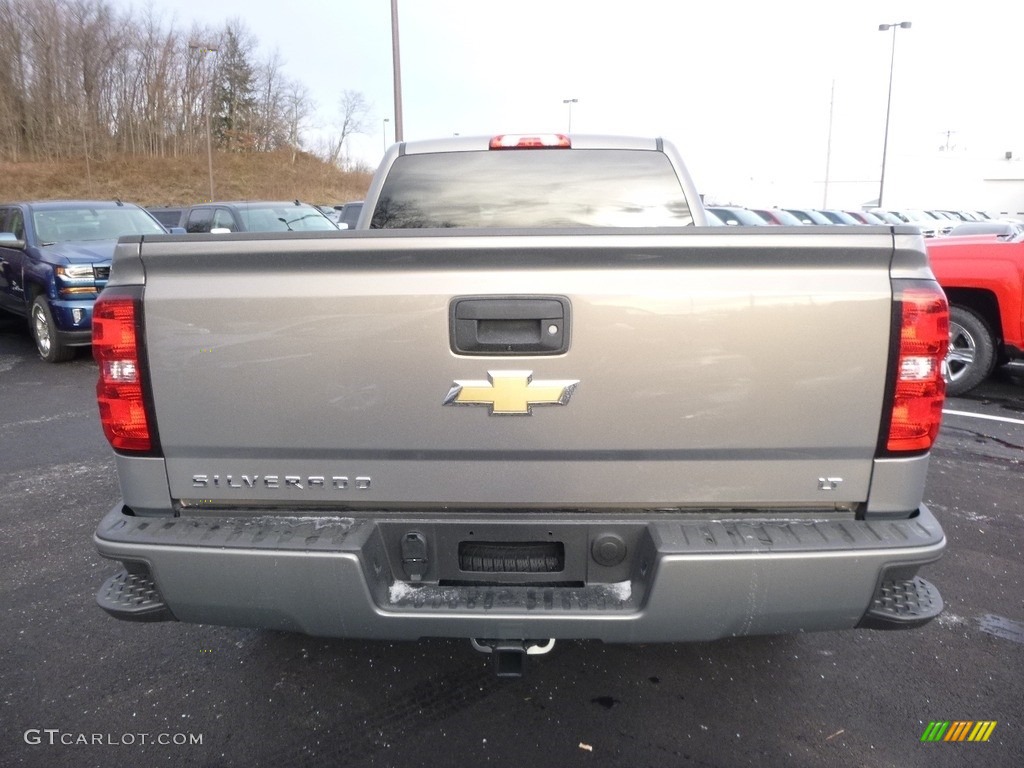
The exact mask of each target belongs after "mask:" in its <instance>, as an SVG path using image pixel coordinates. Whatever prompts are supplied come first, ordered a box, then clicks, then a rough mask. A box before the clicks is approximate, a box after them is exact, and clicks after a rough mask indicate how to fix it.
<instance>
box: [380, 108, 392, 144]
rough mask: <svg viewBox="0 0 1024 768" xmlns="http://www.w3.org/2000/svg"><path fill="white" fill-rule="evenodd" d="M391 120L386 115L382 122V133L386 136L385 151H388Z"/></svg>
mask: <svg viewBox="0 0 1024 768" xmlns="http://www.w3.org/2000/svg"><path fill="white" fill-rule="evenodd" d="M389 122H391V118H390V117H385V118H384V122H383V123H381V134H382V135H383V136H384V151H385V152H387V151H388V123H389Z"/></svg>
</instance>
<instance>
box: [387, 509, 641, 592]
mask: <svg viewBox="0 0 1024 768" xmlns="http://www.w3.org/2000/svg"><path fill="white" fill-rule="evenodd" d="M378 530H379V532H380V534H381V537H382V543H383V545H384V550H385V552H386V553H387V560H388V563H389V565H390V570H391V576H392V578H393V579H395V580H397V581H406V582H413V583H416V582H420V583H433V584H439V585H458V584H491V585H509V586H516V585H522V586H525V585H532V586H538V585H548V586H570V585H571V586H583V585H585V584H590V583H610V582H621V581H626V580H628V579H630V578H631V577H632V576H633V571H634V570H635V569H636V567H637V564H638V562H639V561H638V556H639V553H640V551H641V549H642V547H641V541H642V540H643V538H644V530H645V527H644V526H643V525H642V524H636V523H626V522H623V521H614V522H612V521H608V522H598V521H593V520H590V521H582V520H581V521H579V522H567V521H565V520H559V521H550V522H545V521H537V520H533V521H525V520H524V521H521V522H502V523H493V522H489V521H486V520H472V521H465V520H452V521H446V522H438V521H430V522H426V521H413V520H409V521H399V520H395V521H381V522H380V523H378Z"/></svg>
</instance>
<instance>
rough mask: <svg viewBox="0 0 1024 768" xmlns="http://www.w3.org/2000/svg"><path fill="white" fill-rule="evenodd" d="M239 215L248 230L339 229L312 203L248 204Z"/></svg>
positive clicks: (294, 230)
mask: <svg viewBox="0 0 1024 768" xmlns="http://www.w3.org/2000/svg"><path fill="white" fill-rule="evenodd" d="M238 216H239V218H241V220H242V223H243V225H244V226H245V230H246V231H247V232H310V231H317V232H319V231H326V230H337V229H338V228H337V227H336V226H334V224H333V223H332V222H331V220H330V219H328V218H327V217H326V216H324V215H323V214H322V213H320V211H318V210H317V209H316V208H314V207H313V206H311V205H290V204H283V205H248V206H246V207H244V208H239V210H238Z"/></svg>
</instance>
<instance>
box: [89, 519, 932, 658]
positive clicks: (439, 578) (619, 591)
mask: <svg viewBox="0 0 1024 768" xmlns="http://www.w3.org/2000/svg"><path fill="white" fill-rule="evenodd" d="M409 532H416V533H418V534H420V535H421V536H422V538H423V541H424V543H425V547H424V548H423V552H424V553H425V558H426V560H427V562H426V563H425V564H424V563H418V564H412V563H410V562H409V559H410V558H408V557H406V558H403V552H404V554H405V555H411V554H415V553H412V552H411V550H410V551H403V549H402V547H401V540H402V538H403V537H405V536H407V535H408V533H409ZM549 535H550V536H552V537H553V538H556V539H558V540H559V541H561V542H564V546H565V563H564V566H563V569H562V570H561V571H560V572H559V573H557V574H548V573H546V574H542V575H538V574H526V573H516V574H507V575H505V574H497V575H495V574H481V573H466V572H462V571H460V570H459V568H460V567H461V566H460V565H459V564H458V563H457V562H453V558H455V560H457V556H456V555H455V554H454V551H455V550H457V549H458V546H457V542H458V541H459V540H463V539H466V538H467V537H472V538H473V539H475V540H481V539H482V540H488V541H491V540H496V539H499V538H500V540H501V541H534V540H537V539H538V538H540V537H545V536H549ZM608 536H612V537H614V538H616V539H618V540H619V542H620V543H621V545H622V546H621V549H620V550H619V551H618V552H616V551H615V550H616V547H615V546H612V547H611V550H612V551H610V552H609V551H608V550H606V551H605V552H604V553H603V554H601V553H600V552H599V550H600V548H599V547H597V546H595V543H596V542H599V541H607V539H606V538H605V537H608ZM453 542H455V545H454V546H453ZM95 543H96V546H97V549H98V550H99V552H100V554H101V555H103V556H104V557H108V558H111V559H115V560H120V561H122V562H124V563H125V564H126V567H127V568H128V570H129V571H130V572H131V573H132V574H134V575H127V574H125V573H124V572H122V573H120V574H118V576H116V577H114V578H112V579H110V580H108V582H107V584H105V585H104V588H103V589H101V591H100V594H99V596H98V599H99V602H100V605H101V606H102V607H104V608H105V609H106V610H107V611H108V612H110V613H111V614H113V615H115V616H117V617H119V618H127V619H131V618H135V619H150V620H159V619H175V618H176V619H178V620H181V621H188V622H197V623H210V624H224V625H235V626H253V627H264V628H272V629H280V630H290V631H298V632H303V633H306V634H310V635H320V636H330V637H351V638H376V639H393V640H402V639H409V640H412V639H417V638H420V637H427V636H442V637H487V638H496V639H520V638H579V639H600V640H604V641H606V642H675V641H702V640H714V639H718V638H724V637H732V636H738V635H757V634H778V633H791V632H805V631H816V630H834V629H848V628H853V627H857V626H872V627H888V626H891V627H902V626H916V625H919V624H922V623H925V622H926V621H928V620H929V619H931V618H933V617H934V616H935V615H938V613H939V612H940V611H941V606H942V603H941V599H940V598H939V597H938V594H937V592H935V591H934V589H932V588H931V587H930V585H928V584H927V582H924V581H923V580H921V579H914V574H916V572H917V569H918V568H919V567H921V566H923V565H926V564H928V563H931V562H934V561H935V560H937V559H938V558H939V557H940V556H941V555H942V551H943V549H944V548H945V545H946V540H945V536H944V535H943V533H942V530H941V528H940V526H939V524H938V522H937V521H936V520H935V518H934V516H932V514H931V513H930V512H929V511H928V509H927V508H925V507H924V506H922V507H921V508H920V510H919V513H918V515H917V516H916V517H915V518H913V519H911V520H896V521H881V522H879V521H872V522H868V521H855V520H850V519H845V520H828V519H808V518H796V517H794V518H793V519H790V520H778V519H777V518H773V519H771V520H767V519H764V518H756V519H755V518H752V517H746V518H743V519H738V518H737V519H730V520H724V521H723V520H717V521H716V520H712V519H709V518H708V519H699V518H697V517H696V516H690V515H687V516H681V515H680V516H675V517H671V518H661V517H658V518H656V519H653V520H652V519H647V520H645V521H642V522H637V521H635V520H625V519H623V518H601V519H596V518H594V519H587V520H585V521H581V520H578V519H575V518H572V517H569V516H565V517H562V518H559V519H553V518H550V517H547V518H543V519H541V518H539V517H532V518H531V517H526V518H524V519H522V520H519V519H517V520H516V522H515V523H508V522H507V521H506V522H504V523H503V524H500V525H499V524H497V523H495V522H494V521H493V520H488V519H481V518H476V519H461V520H453V521H451V522H439V521H437V520H436V519H435V520H434V521H432V522H431V521H425V520H418V519H412V518H409V519H404V518H403V519H395V518H384V517H382V518H380V519H375V518H370V517H364V518H340V517H320V518H314V517H299V516H295V517H280V516H266V515H264V516H259V517H257V516H252V515H247V516H243V515H234V516H231V517H227V516H224V517H208V516H204V517H187V518H186V517H179V518H144V517H133V516H128V515H124V514H123V513H122V511H121V507H120V506H118V507H116V508H115V509H114V510H112V511H111V512H110V513H109V514H108V515H107V516H106V517H105V518H104V519H103V521H102V522H101V524H100V526H99V528H98V530H97V532H96V534H95ZM609 555H611V557H609ZM620 555H621V559H620V560H619V561H618V562H614V561H616V560H617V559H618V558H619V556H620ZM602 561H603V562H602ZM410 572H412V573H416V572H422V573H423V581H422V582H419V583H415V582H412V581H410V579H411V577H410V575H409V574H410ZM539 578H542V579H543V582H544V583H539V582H538V579H539ZM498 580H500V581H502V582H504V583H500V584H496V583H494V582H495V581H498ZM486 581H490V582H491V583H490V584H487V583H485V582H486ZM894 585H895V586H894ZM922 585H923V586H922ZM908 591H909V592H910V593H912V594H911V599H910V600H909V607H908V601H907V599H906V596H907V594H908ZM894 595H895V598H894V597H893V596H894ZM919 598H920V599H919Z"/></svg>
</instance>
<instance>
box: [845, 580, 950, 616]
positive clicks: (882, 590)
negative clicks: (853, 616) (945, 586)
mask: <svg viewBox="0 0 1024 768" xmlns="http://www.w3.org/2000/svg"><path fill="white" fill-rule="evenodd" d="M942 607H943V605H942V595H940V594H939V590H938V589H936V588H935V585H933V584H932V583H931V582H929V581H926V580H925V579H922V578H921V577H920V576H915V577H914V578H913V579H895V580H892V581H883V582H882V583H881V584H879V585H878V590H877V591H876V592H875V599H874V600H872V601H871V606H870V607H869V608H868V611H867V613H865V614H864V618H863V619H861V622H860V624H859V625H858V626H860V627H862V628H864V629H913V628H914V627H920V626H921V625H922V624H927V623H928V622H929V621H931V620H932V619H934V618H935V617H936V616H938V615H939V614H940V613H942Z"/></svg>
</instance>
